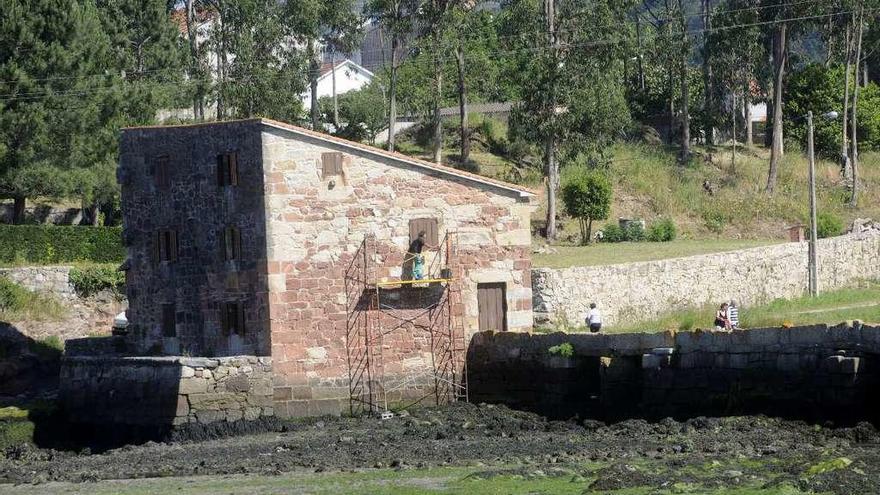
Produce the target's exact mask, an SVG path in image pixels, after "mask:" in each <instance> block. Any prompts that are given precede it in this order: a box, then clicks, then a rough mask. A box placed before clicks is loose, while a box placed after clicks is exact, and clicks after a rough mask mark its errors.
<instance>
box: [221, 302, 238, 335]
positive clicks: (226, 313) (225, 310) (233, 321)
mask: <svg viewBox="0 0 880 495" xmlns="http://www.w3.org/2000/svg"><path fill="white" fill-rule="evenodd" d="M220 326H221V327H222V330H223V334H224V335H231V334H236V335H244V305H243V304H242V302H241V301H226V302H223V303H221V304H220Z"/></svg>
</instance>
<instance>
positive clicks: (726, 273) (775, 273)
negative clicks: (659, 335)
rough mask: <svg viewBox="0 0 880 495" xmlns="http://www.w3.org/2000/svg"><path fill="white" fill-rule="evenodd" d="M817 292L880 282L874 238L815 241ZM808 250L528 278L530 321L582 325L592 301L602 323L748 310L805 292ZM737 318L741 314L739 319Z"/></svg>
mask: <svg viewBox="0 0 880 495" xmlns="http://www.w3.org/2000/svg"><path fill="white" fill-rule="evenodd" d="M817 252H818V259H819V289H820V290H830V289H835V288H840V287H845V286H847V285H849V284H852V283H853V282H854V281H857V280H860V279H870V278H880V263H878V261H877V260H878V259H880V235H876V234H875V235H871V234H864V235H845V236H840V237H834V238H829V239H820V240H819V242H818V249H817ZM807 282H808V280H807V243H806V242H802V243H785V244H777V245H773V246H766V247H758V248H753V249H746V250H741V251H731V252H726V253H715V254H706V255H700V256H689V257H686V258H675V259H667V260H657V261H646V262H639V263H627V264H618V265H607V266H589V267H572V268H564V269H550V268H539V269H535V270H533V271H532V292H533V296H534V311H535V318H536V321H537V322H539V323H541V322H547V321H550V322H555V321H561V320H565V321H567V322H568V323H570V324H577V325H582V324H583V320H584V317H585V316H586V314H587V311H588V308H589V305H590V303H591V302H596V303H597V304H598V306H599V308H600V310H601V311H602V315H603V318H604V323H605V324H606V325H615V324H619V323H621V322H624V321H626V320H627V319H628V318H638V319H645V318H650V317H651V315H657V314H662V313H666V312H669V311H671V310H673V309H676V308H683V307H692V306H702V305H705V304H712V305H720V304H721V303H722V302H724V301H729V300H731V299H734V300H736V301H737V302H738V303H739V305H740V308H741V313H742V312H747V311H748V306H749V305H753V304H762V303H766V302H769V301H771V300H773V299H777V298H793V297H798V296H801V295H803V294H804V293H805V292H806V290H807V285H808V283H807ZM741 317H742V315H741Z"/></svg>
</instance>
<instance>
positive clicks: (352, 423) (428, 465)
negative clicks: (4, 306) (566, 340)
mask: <svg viewBox="0 0 880 495" xmlns="http://www.w3.org/2000/svg"><path fill="white" fill-rule="evenodd" d="M284 430H285V431H279V432H274V433H266V434H260V435H250V436H241V437H233V438H225V439H220V440H212V441H205V442H198V443H176V444H145V445H141V446H128V447H124V448H121V449H117V450H113V451H109V452H106V453H104V454H93V455H90V454H88V453H80V454H76V453H69V452H57V451H49V450H40V449H35V448H33V447H16V448H10V449H7V451H6V452H5V455H3V453H0V493H25V494H27V493H46V494H51V493H59V494H70V493H156V492H157V491H158V492H163V491H166V490H164V489H162V490H159V488H161V487H162V486H165V485H162V484H161V483H162V482H161V480H159V479H175V480H178V481H177V482H176V483H177V485H176V486H180V487H186V486H193V487H194V488H193V490H192V491H179V492H177V493H218V492H221V493H298V492H296V491H289V490H287V489H285V490H286V491H285V490H282V491H277V490H276V491H272V490H273V489H272V488H271V486H269V487H268V488H266V490H263V489H262V488H260V489H259V490H257V488H258V487H260V486H263V485H265V484H266V483H268V484H269V485H272V484H273V483H274V482H273V481H272V480H277V479H282V478H285V477H290V476H300V475H302V476H307V477H308V479H305V480H303V481H302V483H304V484H303V486H307V487H312V488H314V489H313V490H311V489H310V490H307V492H308V493H334V492H333V491H332V489H330V488H327V486H329V485H328V483H329V484H331V485H332V484H333V483H341V484H342V485H343V486H347V487H348V486H355V485H352V483H354V484H357V483H360V484H361V485H363V487H364V490H360V489H358V490H354V489H352V492H353V493H359V492H363V493H371V491H370V490H372V493H376V492H383V491H384V490H377V489H376V486H385V485H382V484H381V483H386V484H387V483H391V484H395V483H396V482H397V481H396V480H398V478H399V477H400V476H406V477H415V478H419V479H422V480H423V482H424V484H426V486H429V485H430V486H434V485H436V486H435V487H438V488H439V487H443V486H446V488H449V490H448V491H446V492H445V493H468V492H471V493H475V492H477V490H476V489H475V488H476V486H477V485H468V484H467V483H471V482H473V480H474V479H480V480H483V481H482V482H481V483H483V482H484V483H487V484H488V485H486V486H485V487H483V485H480V486H481V487H483V488H485V489H486V490H490V489H491V490H495V489H496V488H498V486H506V484H507V483H512V484H514V485H516V483H515V482H516V481H517V480H519V482H520V483H522V482H523V481H522V480H532V479H540V480H544V481H541V483H545V484H546V483H550V484H553V483H556V482H560V483H561V482H562V481H565V482H566V483H573V482H571V481H570V480H577V482H576V483H575V485H577V488H578V490H577V492H576V493H581V492H585V490H587V489H590V490H598V491H609V492H611V493H613V490H620V489H626V488H638V487H643V488H646V489H648V488H650V489H651V490H654V491H648V492H645V493H658V492H657V491H656V490H658V489H660V488H663V487H666V488H669V487H671V486H672V485H674V484H676V483H678V484H685V485H687V484H691V485H694V486H700V487H703V488H704V489H705V490H704V491H697V492H694V493H711V490H713V489H714V488H716V487H719V486H728V487H752V488H754V487H757V488H760V487H764V486H766V487H769V488H773V487H779V486H789V487H792V489H796V490H802V491H809V490H812V491H815V492H820V493H821V492H831V493H837V494H853V493H880V433H878V431H877V430H876V429H875V428H874V427H873V426H871V425H869V424H860V425H858V426H856V427H852V428H831V427H822V426H816V425H809V424H806V423H803V422H799V421H783V420H778V419H770V418H765V417H735V418H723V419H716V418H695V419H691V420H688V421H684V422H677V421H673V420H671V419H667V420H664V421H661V422H658V423H648V422H645V421H642V420H629V421H624V422H621V423H617V424H613V425H603V424H601V423H597V422H593V421H589V420H588V421H586V422H585V424H577V423H574V422H548V421H546V420H545V419H543V418H541V417H539V416H536V415H532V414H528V413H523V412H516V411H511V410H509V409H507V408H504V407H499V406H486V405H483V406H475V405H470V404H457V405H454V406H450V407H447V408H426V409H422V410H418V411H415V412H413V415H412V416H410V417H403V418H395V419H392V420H389V421H384V422H383V421H381V420H378V419H374V418H361V419H356V418H330V419H322V420H310V421H307V422H301V423H290V424H288V425H286V427H285V428H284ZM352 470H356V471H358V472H357V473H352V472H351V471H352ZM438 470H439V471H438ZM443 470H451V471H447V472H444V471H443ZM548 473H557V475H551V474H548ZM229 476H244V478H242V480H243V481H242V483H243V484H239V485H236V484H235V483H232V484H229V485H228V486H226V487H222V486H221V488H222V489H219V488H218V490H219V491H216V490H214V488H212V486H214V485H211V483H216V482H218V480H220V481H222V480H226V479H227V478H228V477H229ZM187 477H195V478H193V479H194V480H195V481H192V482H190V481H186V480H187V479H188V478H187ZM146 478H153V479H154V480H152V481H149V483H148V482H147V481H143V482H141V481H138V482H131V483H130V484H129V485H124V486H126V487H130V488H131V489H130V490H129V488H126V489H125V490H122V491H118V492H114V491H112V487H114V486H115V487H117V488H118V487H119V485H118V484H117V483H118V482H107V481H101V480H126V479H146ZM545 478H546V479H545ZM563 478H564V479H563ZM383 479H384V480H385V481H383V482H381V483H380V481H381V480H383ZM449 479H451V480H453V481H449ZM376 480H379V481H376ZM444 480H446V481H444ZM465 480H471V481H467V483H466V482H465ZM50 482H53V483H57V482H66V483H73V484H60V485H59V484H47V483H50ZM82 482H88V483H87V484H85V485H82V484H79V483H82ZM94 482H99V483H97V484H95V483H94ZM4 483H6V485H4ZM33 483H37V484H38V485H36V486H35V487H25V486H23V485H21V484H33ZM150 483H153V485H150ZM157 483H158V484H157ZM166 483H167V482H166ZM199 483H207V485H204V486H202V485H199ZM376 483H380V485H376ZM221 485H222V484H221ZM447 485H448V486H447ZM198 486H202V488H198ZM237 486H239V487H244V488H242V489H241V490H239V488H236V487H237ZM358 486H360V485H358ZM541 486H543V485H541ZM541 486H536V487H533V488H535V490H536V491H541V490H544V488H541ZM565 486H566V487H567V486H569V485H565ZM682 486H684V485H682ZM249 487H250V488H249ZM322 487H323V488H322ZM468 487H470V488H473V489H474V490H470V489H468ZM98 488H100V489H101V490H105V488H106V489H107V490H109V491H106V490H105V491H100V490H98ZM215 488H216V487H215ZM251 488H253V490H251V491H249V490H250V489H251ZM483 488H481V489H483ZM666 488H664V489H666ZM82 489H86V490H82ZM28 490H31V491H28ZM78 490H79V491H78ZM328 490H329V491H328ZM425 490H427V488H425ZM425 490H422V491H421V492H425ZM462 490H463V491H462ZM346 491H347V490H346ZM338 492H339V490H337V492H336V493H338ZM410 492H412V493H420V491H419V490H415V491H406V490H404V491H395V492H394V493H410ZM516 492H517V491H516V490H514V491H509V492H508V491H505V490H501V493H516ZM557 492H558V490H555V489H554V490H550V491H547V493H557ZM563 492H564V491H563ZM559 493H562V492H559ZM628 493H641V492H628ZM661 493H662V492H661ZM756 493H772V492H756ZM787 493H798V491H789V492H787Z"/></svg>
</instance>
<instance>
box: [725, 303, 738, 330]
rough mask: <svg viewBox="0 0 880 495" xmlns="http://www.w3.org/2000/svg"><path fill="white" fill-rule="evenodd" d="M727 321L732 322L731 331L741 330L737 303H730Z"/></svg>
mask: <svg viewBox="0 0 880 495" xmlns="http://www.w3.org/2000/svg"><path fill="white" fill-rule="evenodd" d="M727 321H729V322H730V328H731V329H733V330H739V308H738V307H737V305H736V301H730V306H728V307H727Z"/></svg>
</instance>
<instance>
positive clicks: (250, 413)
mask: <svg viewBox="0 0 880 495" xmlns="http://www.w3.org/2000/svg"><path fill="white" fill-rule="evenodd" d="M264 411H271V408H266V409H263V408H259V407H249V408H247V409H245V410H244V411H243V418H244V420H245V421H255V420H257V419H259V418H260V416H263V414H264ZM266 415H267V416H271V415H272V414H271V413H269V414H266Z"/></svg>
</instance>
